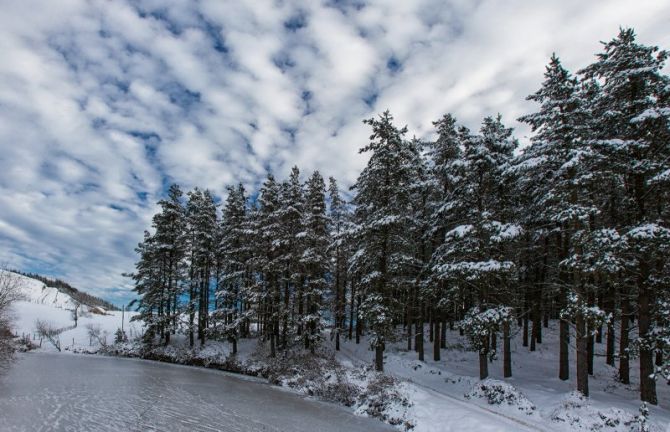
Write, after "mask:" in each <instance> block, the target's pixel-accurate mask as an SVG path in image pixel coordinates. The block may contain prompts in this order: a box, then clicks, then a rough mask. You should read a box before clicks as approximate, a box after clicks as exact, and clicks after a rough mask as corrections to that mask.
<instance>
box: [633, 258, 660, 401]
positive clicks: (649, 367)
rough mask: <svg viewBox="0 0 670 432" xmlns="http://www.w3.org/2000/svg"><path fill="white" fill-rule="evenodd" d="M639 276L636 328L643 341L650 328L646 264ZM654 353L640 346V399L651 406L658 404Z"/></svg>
mask: <svg viewBox="0 0 670 432" xmlns="http://www.w3.org/2000/svg"><path fill="white" fill-rule="evenodd" d="M640 267H641V269H640V276H639V280H638V306H639V311H640V316H639V318H638V328H639V333H640V339H642V340H644V339H645V338H646V336H647V334H648V333H649V330H650V327H651V316H650V315H651V310H650V303H651V302H650V297H651V294H650V292H649V289H648V288H647V284H646V279H647V277H648V272H647V268H646V267H647V264H646V262H642V261H641V264H640ZM653 354H654V351H653V349H652V348H651V347H650V346H649V345H648V344H641V345H640V399H641V400H642V401H643V402H648V403H650V404H652V405H657V404H658V399H657V397H656V381H655V380H654V379H653V378H652V377H651V375H652V374H653V373H654V358H653Z"/></svg>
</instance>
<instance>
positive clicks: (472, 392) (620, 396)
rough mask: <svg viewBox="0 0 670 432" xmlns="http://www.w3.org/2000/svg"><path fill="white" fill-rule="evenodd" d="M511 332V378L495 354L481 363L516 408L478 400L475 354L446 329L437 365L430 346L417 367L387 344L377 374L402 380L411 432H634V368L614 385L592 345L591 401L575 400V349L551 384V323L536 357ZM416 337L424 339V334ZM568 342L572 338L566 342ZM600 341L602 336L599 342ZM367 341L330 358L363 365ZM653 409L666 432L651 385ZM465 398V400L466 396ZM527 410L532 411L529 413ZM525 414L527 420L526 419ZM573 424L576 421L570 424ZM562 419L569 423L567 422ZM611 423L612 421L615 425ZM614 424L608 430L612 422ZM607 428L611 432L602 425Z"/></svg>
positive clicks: (368, 355) (662, 393)
mask: <svg viewBox="0 0 670 432" xmlns="http://www.w3.org/2000/svg"><path fill="white" fill-rule="evenodd" d="M512 327H513V328H512V331H513V332H516V334H514V335H513V338H512V343H511V346H512V372H513V376H512V378H507V379H505V378H503V377H502V372H503V367H502V358H501V357H502V356H500V358H497V359H494V360H492V362H491V363H490V365H489V373H490V377H489V379H488V380H487V381H485V382H489V383H496V384H498V385H501V386H503V387H504V388H505V395H513V396H511V399H516V400H517V402H515V403H512V404H508V403H507V399H504V401H505V402H504V403H501V404H490V403H489V399H488V398H487V397H479V396H477V394H480V395H481V394H483V392H481V391H480V392H477V391H476V388H477V386H480V385H481V381H480V380H479V379H478V378H477V376H478V373H479V366H478V354H477V353H476V352H474V351H470V350H469V348H468V346H469V343H468V341H467V338H466V336H459V334H458V331H447V349H442V350H441V358H442V360H441V361H438V362H435V361H433V360H432V350H433V346H432V343H429V342H428V341H426V347H425V358H426V361H425V362H420V361H418V360H417V354H416V353H415V352H413V351H407V350H406V342H399V343H395V344H389V346H388V349H387V350H386V352H385V366H384V367H385V371H386V373H388V374H391V375H392V376H394V377H397V378H401V379H404V380H406V381H407V383H408V384H407V393H408V398H409V400H410V401H412V403H413V405H412V407H411V408H409V410H408V416H409V417H410V418H411V419H413V421H414V422H415V425H416V427H415V429H414V430H415V431H417V432H422V431H431V432H432V431H450V430H453V431H465V430H477V431H479V430H496V431H506V430H514V431H521V430H533V431H560V432H563V431H564V432H573V431H582V430H583V431H587V430H588V431H590V430H594V431H612V432H614V431H618V432H624V431H625V432H629V431H631V430H636V429H635V428H634V426H635V425H634V424H632V425H631V424H626V422H630V421H631V419H633V418H635V417H636V416H637V414H638V411H639V407H640V401H639V393H638V392H639V390H638V387H637V386H638V383H639V379H638V370H637V362H636V361H631V384H630V385H624V384H621V383H619V382H618V381H617V380H616V369H614V368H612V367H610V366H608V365H606V364H605V363H604V350H605V344H604V343H602V344H596V355H597V357H596V359H595V364H594V367H595V370H594V372H595V374H594V376H591V377H589V386H590V390H591V397H590V398H588V399H587V400H583V401H581V402H579V403H572V404H571V403H569V402H570V401H572V402H575V397H576V396H575V395H574V394H573V389H574V388H575V378H574V377H575V376H576V374H575V373H576V372H575V351H574V347H572V348H573V349H571V351H570V374H571V375H570V376H571V379H570V380H568V381H561V380H559V379H558V322H556V321H550V323H549V328H548V329H546V328H543V342H544V343H542V344H538V345H537V351H535V352H529V351H528V348H527V347H523V346H522V344H521V335H520V333H519V332H518V331H517V327H516V325H515V324H513V325H512ZM424 333H426V334H427V333H428V331H427V328H426V331H425V332H424ZM571 338H572V339H571V340H573V341H574V335H572V336H571ZM603 339H604V338H603ZM367 347H368V345H367V341H366V340H362V341H361V343H360V344H359V345H356V344H355V343H353V342H350V341H345V342H344V343H342V350H341V351H340V352H338V353H337V354H336V358H337V359H338V361H340V362H341V363H342V364H349V365H353V366H356V365H360V364H369V363H370V362H371V360H372V358H373V353H372V352H371V351H369V350H368V349H367ZM657 391H658V395H659V406H650V407H649V408H650V412H651V414H650V424H651V425H652V429H651V430H653V431H655V432H665V431H666V430H667V431H668V432H670V429H668V428H669V427H670V386H666V385H664V383H663V382H661V381H659V382H658V384H657ZM466 395H468V396H469V398H468V396H466ZM530 406H535V407H536V408H535V410H533V409H531V408H529V407H530ZM529 412H530V415H529ZM575 418H579V419H580V420H579V421H574V419H575ZM570 419H573V420H572V422H571V421H570ZM617 422H618V423H617ZM615 423H616V424H615ZM608 424H614V426H608Z"/></svg>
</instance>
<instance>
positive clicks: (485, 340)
mask: <svg viewBox="0 0 670 432" xmlns="http://www.w3.org/2000/svg"><path fill="white" fill-rule="evenodd" d="M488 344H489V335H485V336H482V345H483V348H481V349H480V350H479V379H480V380H483V379H486V378H488V376H489V362H488V359H487V358H486V357H488Z"/></svg>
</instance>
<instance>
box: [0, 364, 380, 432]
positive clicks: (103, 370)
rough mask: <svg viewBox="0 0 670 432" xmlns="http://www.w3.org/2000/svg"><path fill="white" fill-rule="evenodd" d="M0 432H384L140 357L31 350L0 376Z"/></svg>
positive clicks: (281, 395)
mask: <svg viewBox="0 0 670 432" xmlns="http://www.w3.org/2000/svg"><path fill="white" fill-rule="evenodd" d="M0 429H1V430H2V431H35V432H37V431H84V430H85V431H245V432H248V431H310V432H312V431H324V432H329V431H333V432H334V431H371V432H374V431H382V430H393V429H392V428H391V427H390V426H387V425H384V424H382V423H381V422H379V421H377V420H373V419H366V418H362V417H356V416H354V415H353V414H352V413H351V412H349V411H347V410H345V409H343V408H340V407H337V406H334V405H331V404H326V403H322V402H318V401H313V400H306V399H304V398H301V397H300V396H297V395H295V394H293V393H290V392H287V391H283V390H280V389H278V388H275V387H272V386H270V385H267V384H264V383H262V382H260V381H259V380H255V379H249V378H244V377H234V376H230V375H229V374H225V373H221V372H217V371H212V370H206V369H201V368H193V367H183V366H175V365H168V364H162V363H155V362H149V361H142V360H132V359H119V358H106V357H97V356H91V357H86V356H79V355H67V354H45V353H29V354H23V355H21V356H20V357H19V359H18V362H17V363H15V364H14V365H13V366H12V367H11V369H10V370H9V372H8V373H7V374H6V375H5V376H2V377H0Z"/></svg>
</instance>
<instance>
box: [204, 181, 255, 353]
mask: <svg viewBox="0 0 670 432" xmlns="http://www.w3.org/2000/svg"><path fill="white" fill-rule="evenodd" d="M246 219H247V198H246V195H245V191H244V186H243V185H242V184H241V183H240V184H239V185H238V186H237V187H232V186H231V187H228V197H227V198H226V203H225V205H224V207H223V212H222V217H221V223H220V227H221V228H220V232H221V236H220V242H219V246H218V257H219V261H220V266H221V276H220V278H219V281H218V286H217V289H216V305H217V307H216V310H215V311H214V313H213V317H214V318H215V320H216V322H217V324H218V328H217V329H216V333H218V334H220V335H222V336H224V337H225V338H226V339H228V340H229V341H230V342H231V344H232V348H233V354H234V353H236V352H237V341H238V339H239V337H240V334H241V332H242V328H243V326H244V323H245V321H246V320H247V319H248V317H247V314H246V312H247V303H248V301H249V298H248V288H249V286H250V281H249V271H248V261H249V259H250V245H249V243H248V242H247V241H246V240H247V238H246V237H247V236H246V233H245V229H246V227H245V224H246Z"/></svg>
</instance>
